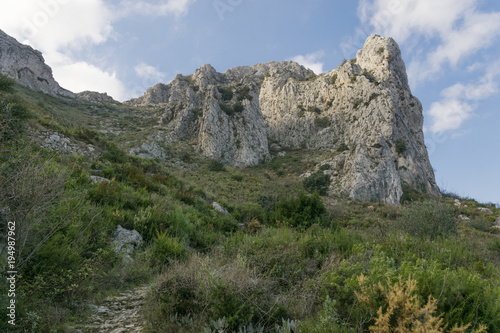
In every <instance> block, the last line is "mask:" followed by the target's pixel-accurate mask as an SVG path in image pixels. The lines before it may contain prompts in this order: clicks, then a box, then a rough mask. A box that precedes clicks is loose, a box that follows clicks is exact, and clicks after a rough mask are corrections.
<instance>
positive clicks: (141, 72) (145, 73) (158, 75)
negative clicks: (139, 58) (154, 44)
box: [134, 62, 166, 83]
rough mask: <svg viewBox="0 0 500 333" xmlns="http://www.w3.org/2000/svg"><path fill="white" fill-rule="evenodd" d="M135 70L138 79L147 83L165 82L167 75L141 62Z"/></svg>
mask: <svg viewBox="0 0 500 333" xmlns="http://www.w3.org/2000/svg"><path fill="white" fill-rule="evenodd" d="M134 70H135V73H136V74H137V76H138V77H140V78H142V79H144V80H146V81H151V82H154V83H158V82H164V81H165V77H166V75H165V73H162V72H161V71H160V70H158V69H157V68H156V67H153V66H150V65H148V64H146V63H144V62H141V63H140V64H138V65H137V66H135V67H134Z"/></svg>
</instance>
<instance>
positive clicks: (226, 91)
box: [217, 87, 233, 101]
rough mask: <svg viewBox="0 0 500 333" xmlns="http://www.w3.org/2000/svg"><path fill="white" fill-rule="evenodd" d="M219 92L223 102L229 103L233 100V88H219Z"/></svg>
mask: <svg viewBox="0 0 500 333" xmlns="http://www.w3.org/2000/svg"><path fill="white" fill-rule="evenodd" d="M217 90H218V91H219V93H220V94H221V97H222V100H223V101H229V100H231V99H232V98H233V88H232V87H228V88H224V87H217Z"/></svg>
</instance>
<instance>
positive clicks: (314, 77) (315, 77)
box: [306, 73, 318, 81]
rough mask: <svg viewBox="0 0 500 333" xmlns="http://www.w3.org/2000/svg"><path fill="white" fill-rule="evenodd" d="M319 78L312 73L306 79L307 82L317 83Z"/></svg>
mask: <svg viewBox="0 0 500 333" xmlns="http://www.w3.org/2000/svg"><path fill="white" fill-rule="evenodd" d="M317 78H318V76H317V75H316V74H314V73H311V74H309V75H308V76H307V77H306V80H307V81H315V80H316V79H317Z"/></svg>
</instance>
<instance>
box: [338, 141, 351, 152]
mask: <svg viewBox="0 0 500 333" xmlns="http://www.w3.org/2000/svg"><path fill="white" fill-rule="evenodd" d="M346 150H349V147H348V146H347V145H346V144H345V143H344V142H343V143H341V144H340V146H339V147H338V148H337V152H339V153H342V152H344V151H346Z"/></svg>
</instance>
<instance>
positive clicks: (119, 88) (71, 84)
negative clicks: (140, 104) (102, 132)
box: [54, 62, 129, 101]
mask: <svg viewBox="0 0 500 333" xmlns="http://www.w3.org/2000/svg"><path fill="white" fill-rule="evenodd" d="M54 74H55V75H56V76H57V77H58V78H59V79H60V80H61V81H62V82H65V88H67V89H69V90H71V91H74V92H81V91H84V90H92V91H98V92H106V93H108V94H109V95H110V96H112V97H113V98H114V99H116V100H119V101H123V100H125V99H127V98H128V97H129V93H128V92H127V90H126V88H125V86H124V85H123V83H122V82H121V81H120V80H119V79H118V78H117V77H116V73H115V72H113V73H109V72H106V71H103V70H102V69H100V68H98V67H96V66H93V65H91V64H88V63H86V62H70V63H68V64H66V65H62V64H61V65H59V66H57V67H56V68H55V69H54Z"/></svg>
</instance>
